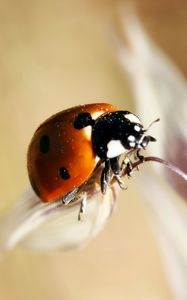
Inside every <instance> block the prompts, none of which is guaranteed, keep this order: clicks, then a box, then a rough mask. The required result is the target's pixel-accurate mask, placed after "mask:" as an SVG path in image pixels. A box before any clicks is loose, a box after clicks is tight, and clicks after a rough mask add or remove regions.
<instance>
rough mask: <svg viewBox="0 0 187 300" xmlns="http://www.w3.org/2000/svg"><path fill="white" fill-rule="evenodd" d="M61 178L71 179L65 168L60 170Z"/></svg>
mask: <svg viewBox="0 0 187 300" xmlns="http://www.w3.org/2000/svg"><path fill="white" fill-rule="evenodd" d="M59 173H60V176H61V177H62V179H64V180H67V179H69V178H70V175H69V172H68V170H67V169H66V168H65V167H62V168H60V170H59Z"/></svg>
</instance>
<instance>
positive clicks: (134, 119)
mask: <svg viewBox="0 0 187 300" xmlns="http://www.w3.org/2000/svg"><path fill="white" fill-rule="evenodd" d="M125 118H126V119H128V120H129V121H130V122H132V123H138V124H141V121H140V119H139V118H138V117H137V116H136V115H134V114H132V113H130V114H126V115H125Z"/></svg>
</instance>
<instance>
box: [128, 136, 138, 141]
mask: <svg viewBox="0 0 187 300" xmlns="http://www.w3.org/2000/svg"><path fill="white" fill-rule="evenodd" d="M127 139H128V141H129V142H134V141H135V139H136V138H135V137H134V136H133V135H129V136H128V138H127Z"/></svg>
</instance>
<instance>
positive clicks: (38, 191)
mask: <svg viewBox="0 0 187 300" xmlns="http://www.w3.org/2000/svg"><path fill="white" fill-rule="evenodd" d="M30 183H31V186H32V188H33V190H34V191H35V193H36V195H38V197H39V196H40V190H39V188H38V186H37V184H36V182H35V180H34V179H33V178H30Z"/></svg>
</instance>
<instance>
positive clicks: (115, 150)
mask: <svg viewBox="0 0 187 300" xmlns="http://www.w3.org/2000/svg"><path fill="white" fill-rule="evenodd" d="M107 148H108V151H107V154H106V155H107V157H108V158H113V157H117V156H119V155H121V154H123V153H124V152H125V150H126V149H125V147H123V145H122V144H121V141H120V140H111V141H110V142H109V143H108V144H107Z"/></svg>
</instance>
